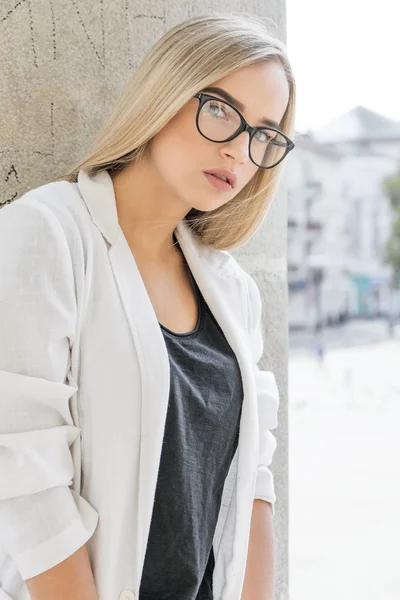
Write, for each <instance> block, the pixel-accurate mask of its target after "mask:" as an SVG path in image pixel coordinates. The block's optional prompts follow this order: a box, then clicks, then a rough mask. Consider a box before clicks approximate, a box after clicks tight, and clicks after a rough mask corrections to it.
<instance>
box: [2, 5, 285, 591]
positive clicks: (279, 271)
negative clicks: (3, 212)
mask: <svg viewBox="0 0 400 600" xmlns="http://www.w3.org/2000/svg"><path fill="white" fill-rule="evenodd" d="M213 10H218V11H232V10H233V11H235V12H236V11H244V12H249V13H255V14H257V15H259V16H261V17H263V18H265V19H268V20H270V24H271V25H272V26H273V30H274V31H275V32H277V33H278V35H279V36H280V37H281V39H283V40H285V21H286V13H285V1H284V0H274V2H271V3H265V2H263V1H262V0H220V1H219V2H218V3H217V5H216V4H215V2H211V1H210V0H203V1H202V2H198V4H196V3H195V2H193V1H188V2H179V1H175V2H173V1H172V0H152V2H139V1H138V0H134V1H132V0H118V1H116V2H105V1H104V0H92V1H91V2H83V0H68V1H67V0H64V1H61V0H59V1H56V0H35V2H32V1H31V0H19V1H18V0H7V1H6V2H2V3H1V6H0V56H1V60H0V81H1V82H2V85H1V86H0V106H1V113H0V175H1V177H0V203H5V202H11V201H12V200H14V199H15V198H17V197H19V196H21V195H22V194H23V193H24V192H25V191H27V190H28V189H31V188H33V187H36V186H38V185H41V184H42V183H44V182H46V181H50V180H51V179H52V178H53V177H57V176H58V175H59V174H61V173H64V172H65V170H66V169H67V168H68V167H70V166H71V165H73V164H74V163H75V162H77V161H78V160H79V159H80V158H81V156H82V155H83V154H84V151H85V149H86V144H87V141H88V140H89V139H91V138H92V137H93V136H94V135H95V133H96V132H97V130H98V128H99V127H100V125H101V123H102V121H103V118H104V115H105V114H108V113H109V112H110V107H111V105H114V103H115V101H116V99H117V97H118V96H119V94H120V91H121V90H122V88H123V86H124V84H125V82H126V79H127V77H128V75H129V74H130V73H131V72H132V71H133V70H134V69H135V68H136V66H137V64H138V63H139V62H140V60H141V58H142V57H143V55H144V54H145V53H146V52H147V51H148V49H149V48H150V47H151V46H152V45H153V43H154V42H155V41H156V40H157V39H158V38H159V37H161V36H162V35H163V33H165V32H166V31H167V30H168V29H170V28H171V27H172V26H173V25H175V24H176V23H178V22H181V21H183V20H184V19H186V18H189V17H190V16H193V15H196V14H204V13H207V12H208V11H210V12H211V11H213ZM273 23H275V26H274V25H273ZM285 200H286V196H285V192H284V190H283V189H282V188H281V192H280V194H279V197H278V198H276V200H275V202H274V204H273V205H272V208H271V210H270V212H269V214H268V216H267V218H266V220H265V222H264V224H263V226H262V227H261V228H260V229H259V231H258V232H257V234H256V235H255V236H254V237H253V238H252V240H251V241H250V242H249V243H248V244H247V245H246V247H245V248H242V249H240V250H238V251H235V252H234V253H233V254H234V255H235V256H236V257H237V258H238V260H239V261H240V262H241V264H243V266H244V268H245V269H246V270H248V271H249V272H250V273H252V274H253V275H255V277H256V280H257V282H258V284H259V286H260V289H261V293H262V296H263V299H264V329H265V354H264V365H265V367H266V368H271V369H272V370H273V371H274V372H275V374H276V376H277V380H278V385H279V388H280V394H281V405H280V413H279V428H278V429H277V430H276V431H275V433H276V435H277V441H278V447H277V450H276V453H275V458H274V465H273V471H274V474H275V481H276V488H277V498H278V502H277V511H276V516H275V530H276V549H277V594H276V600H286V599H287V598H288V592H287V588H288V585H287V580H288V573H287V571H288V567H287V554H288V531H287V529H288V503H287V473H288V468H287V393H286V390H287V377H286V364H287V331H286V303H287V299H286V205H285Z"/></svg>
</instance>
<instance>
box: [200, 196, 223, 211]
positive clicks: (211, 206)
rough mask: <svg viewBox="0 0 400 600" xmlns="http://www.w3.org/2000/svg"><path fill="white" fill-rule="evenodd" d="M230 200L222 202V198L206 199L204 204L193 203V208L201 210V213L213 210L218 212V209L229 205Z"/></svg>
mask: <svg viewBox="0 0 400 600" xmlns="http://www.w3.org/2000/svg"><path fill="white" fill-rule="evenodd" d="M229 200H230V198H228V199H227V200H222V198H220V199H219V200H217V199H216V198H205V199H204V200H203V201H202V202H199V201H198V200H197V202H195V203H193V204H192V208H194V209H195V210H200V211H201V212H211V211H213V210H217V208H220V207H221V206H224V204H227V203H228V202H229Z"/></svg>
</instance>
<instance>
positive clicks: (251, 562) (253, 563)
mask: <svg viewBox="0 0 400 600" xmlns="http://www.w3.org/2000/svg"><path fill="white" fill-rule="evenodd" d="M274 590H275V549H274V529H273V520H272V509H271V504H270V503H269V502H265V500H260V499H256V500H254V502H253V512H252V517H251V527H250V540H249V549H248V553H247V563H246V573H245V578H244V584H243V590H242V596H241V600H273V598H274Z"/></svg>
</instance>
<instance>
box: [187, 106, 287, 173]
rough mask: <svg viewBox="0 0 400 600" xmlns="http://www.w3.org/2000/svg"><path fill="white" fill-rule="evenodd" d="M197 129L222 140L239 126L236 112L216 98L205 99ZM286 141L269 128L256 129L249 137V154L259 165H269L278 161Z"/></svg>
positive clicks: (218, 140) (284, 149) (219, 140)
mask: <svg viewBox="0 0 400 600" xmlns="http://www.w3.org/2000/svg"><path fill="white" fill-rule="evenodd" d="M198 124H199V129H200V131H201V133H202V134H203V135H205V136H206V137H207V138H209V139H210V140H212V141H214V142H223V141H224V140H226V139H228V138H229V137H231V136H232V135H233V134H234V133H235V132H236V131H237V130H238V129H239V127H240V117H239V115H238V113H237V112H236V111H235V110H234V109H233V108H231V107H230V106H229V105H228V104H226V103H225V102H223V101H218V100H207V102H205V103H204V104H203V106H202V108H201V110H200V114H199V120H198ZM286 147H287V141H286V139H285V138H284V137H283V136H282V135H281V134H280V133H277V132H276V131H273V130H271V129H260V130H258V131H257V132H256V133H255V134H254V136H253V137H252V139H251V144H250V154H251V158H252V159H253V161H254V162H255V163H256V164H257V165H258V166H260V167H271V166H273V165H275V164H276V163H278V162H279V161H280V159H281V158H282V157H283V155H284V154H285V152H286Z"/></svg>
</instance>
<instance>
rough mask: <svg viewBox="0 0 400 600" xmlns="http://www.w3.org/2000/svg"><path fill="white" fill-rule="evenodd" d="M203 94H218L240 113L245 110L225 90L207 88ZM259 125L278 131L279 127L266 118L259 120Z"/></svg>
mask: <svg viewBox="0 0 400 600" xmlns="http://www.w3.org/2000/svg"><path fill="white" fill-rule="evenodd" d="M203 92H204V93H206V92H211V93H214V94H218V95H219V96H222V97H223V98H224V100H228V102H230V103H231V104H233V105H234V106H236V108H238V109H239V110H240V111H242V112H243V111H244V110H245V108H246V107H245V105H244V104H242V102H239V100H236V98H234V97H233V96H231V94H230V93H229V92H227V91H226V90H223V89H222V88H219V87H207V88H205V89H204V90H203ZM260 123H262V124H263V125H266V126H267V127H275V129H279V127H280V125H279V123H277V122H276V121H273V120H271V119H267V118H264V119H260Z"/></svg>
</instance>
